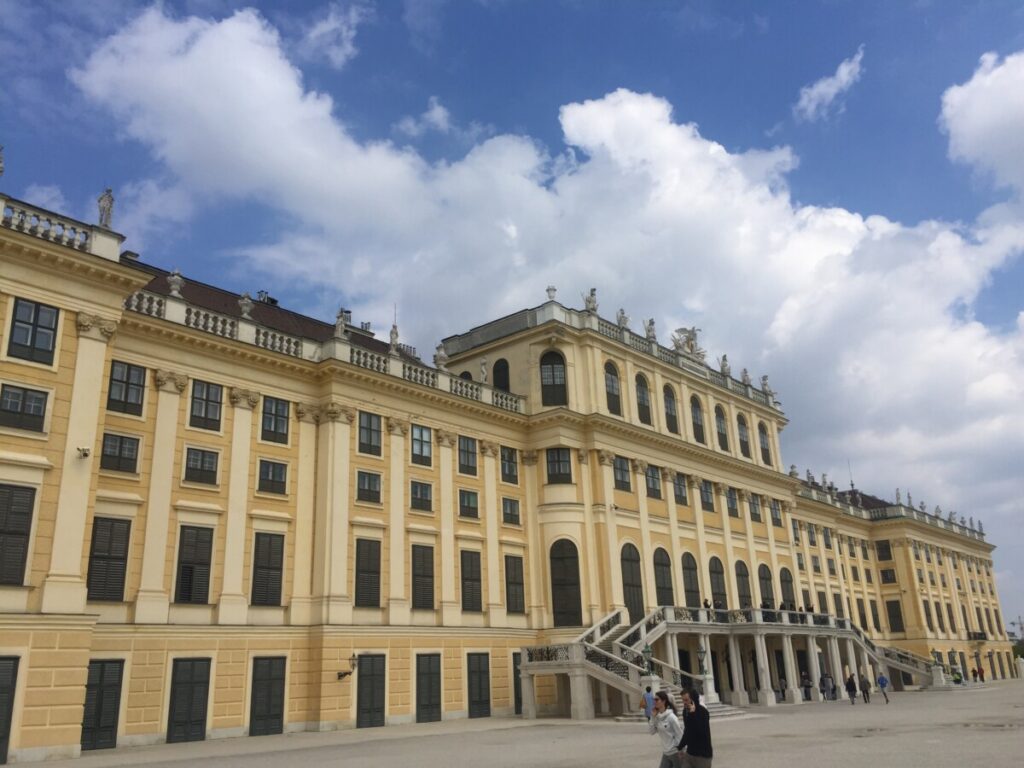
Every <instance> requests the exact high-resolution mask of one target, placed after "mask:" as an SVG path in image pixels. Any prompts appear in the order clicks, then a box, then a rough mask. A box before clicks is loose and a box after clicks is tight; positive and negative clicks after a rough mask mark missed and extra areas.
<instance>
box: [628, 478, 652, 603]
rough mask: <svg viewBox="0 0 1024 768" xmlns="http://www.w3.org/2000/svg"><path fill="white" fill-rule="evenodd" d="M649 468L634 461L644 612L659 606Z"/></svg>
mask: <svg viewBox="0 0 1024 768" xmlns="http://www.w3.org/2000/svg"><path fill="white" fill-rule="evenodd" d="M647 467H648V464H647V462H646V461H643V460H642V459H633V475H634V482H635V483H636V498H637V511H638V512H639V513H640V572H641V573H642V574H643V582H644V612H645V613H646V611H647V609H648V606H654V605H657V604H658V597H657V591H656V589H655V584H654V550H653V549H652V547H651V519H650V517H649V516H648V514H647Z"/></svg>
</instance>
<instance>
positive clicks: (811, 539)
mask: <svg viewBox="0 0 1024 768" xmlns="http://www.w3.org/2000/svg"><path fill="white" fill-rule="evenodd" d="M807 543H808V544H810V545H811V546H812V547H816V546H818V529H817V528H816V527H815V526H814V523H808V524H807Z"/></svg>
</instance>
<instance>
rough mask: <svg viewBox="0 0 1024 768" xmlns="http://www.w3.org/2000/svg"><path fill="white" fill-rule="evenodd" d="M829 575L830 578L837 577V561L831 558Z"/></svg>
mask: <svg viewBox="0 0 1024 768" xmlns="http://www.w3.org/2000/svg"><path fill="white" fill-rule="evenodd" d="M828 575H829V576H835V575H836V561H835V560H833V559H832V558H831V557H830V558H828Z"/></svg>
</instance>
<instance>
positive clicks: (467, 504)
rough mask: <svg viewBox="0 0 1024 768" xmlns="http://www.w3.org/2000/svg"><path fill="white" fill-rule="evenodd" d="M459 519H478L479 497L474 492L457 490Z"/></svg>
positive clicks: (463, 489) (462, 489)
mask: <svg viewBox="0 0 1024 768" xmlns="http://www.w3.org/2000/svg"><path fill="white" fill-rule="evenodd" d="M459 517H473V518H478V517H480V495H479V494H478V493H477V492H476V491H467V490H466V489H465V488H460V489H459Z"/></svg>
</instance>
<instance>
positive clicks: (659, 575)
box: [654, 547, 676, 605]
mask: <svg viewBox="0 0 1024 768" xmlns="http://www.w3.org/2000/svg"><path fill="white" fill-rule="evenodd" d="M654 588H655V590H656V592H657V597H658V605H675V601H676V597H675V593H674V592H673V590H672V558H670V557H669V556H668V552H666V551H665V550H664V549H662V548H661V547H658V548H657V549H656V550H654Z"/></svg>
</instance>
